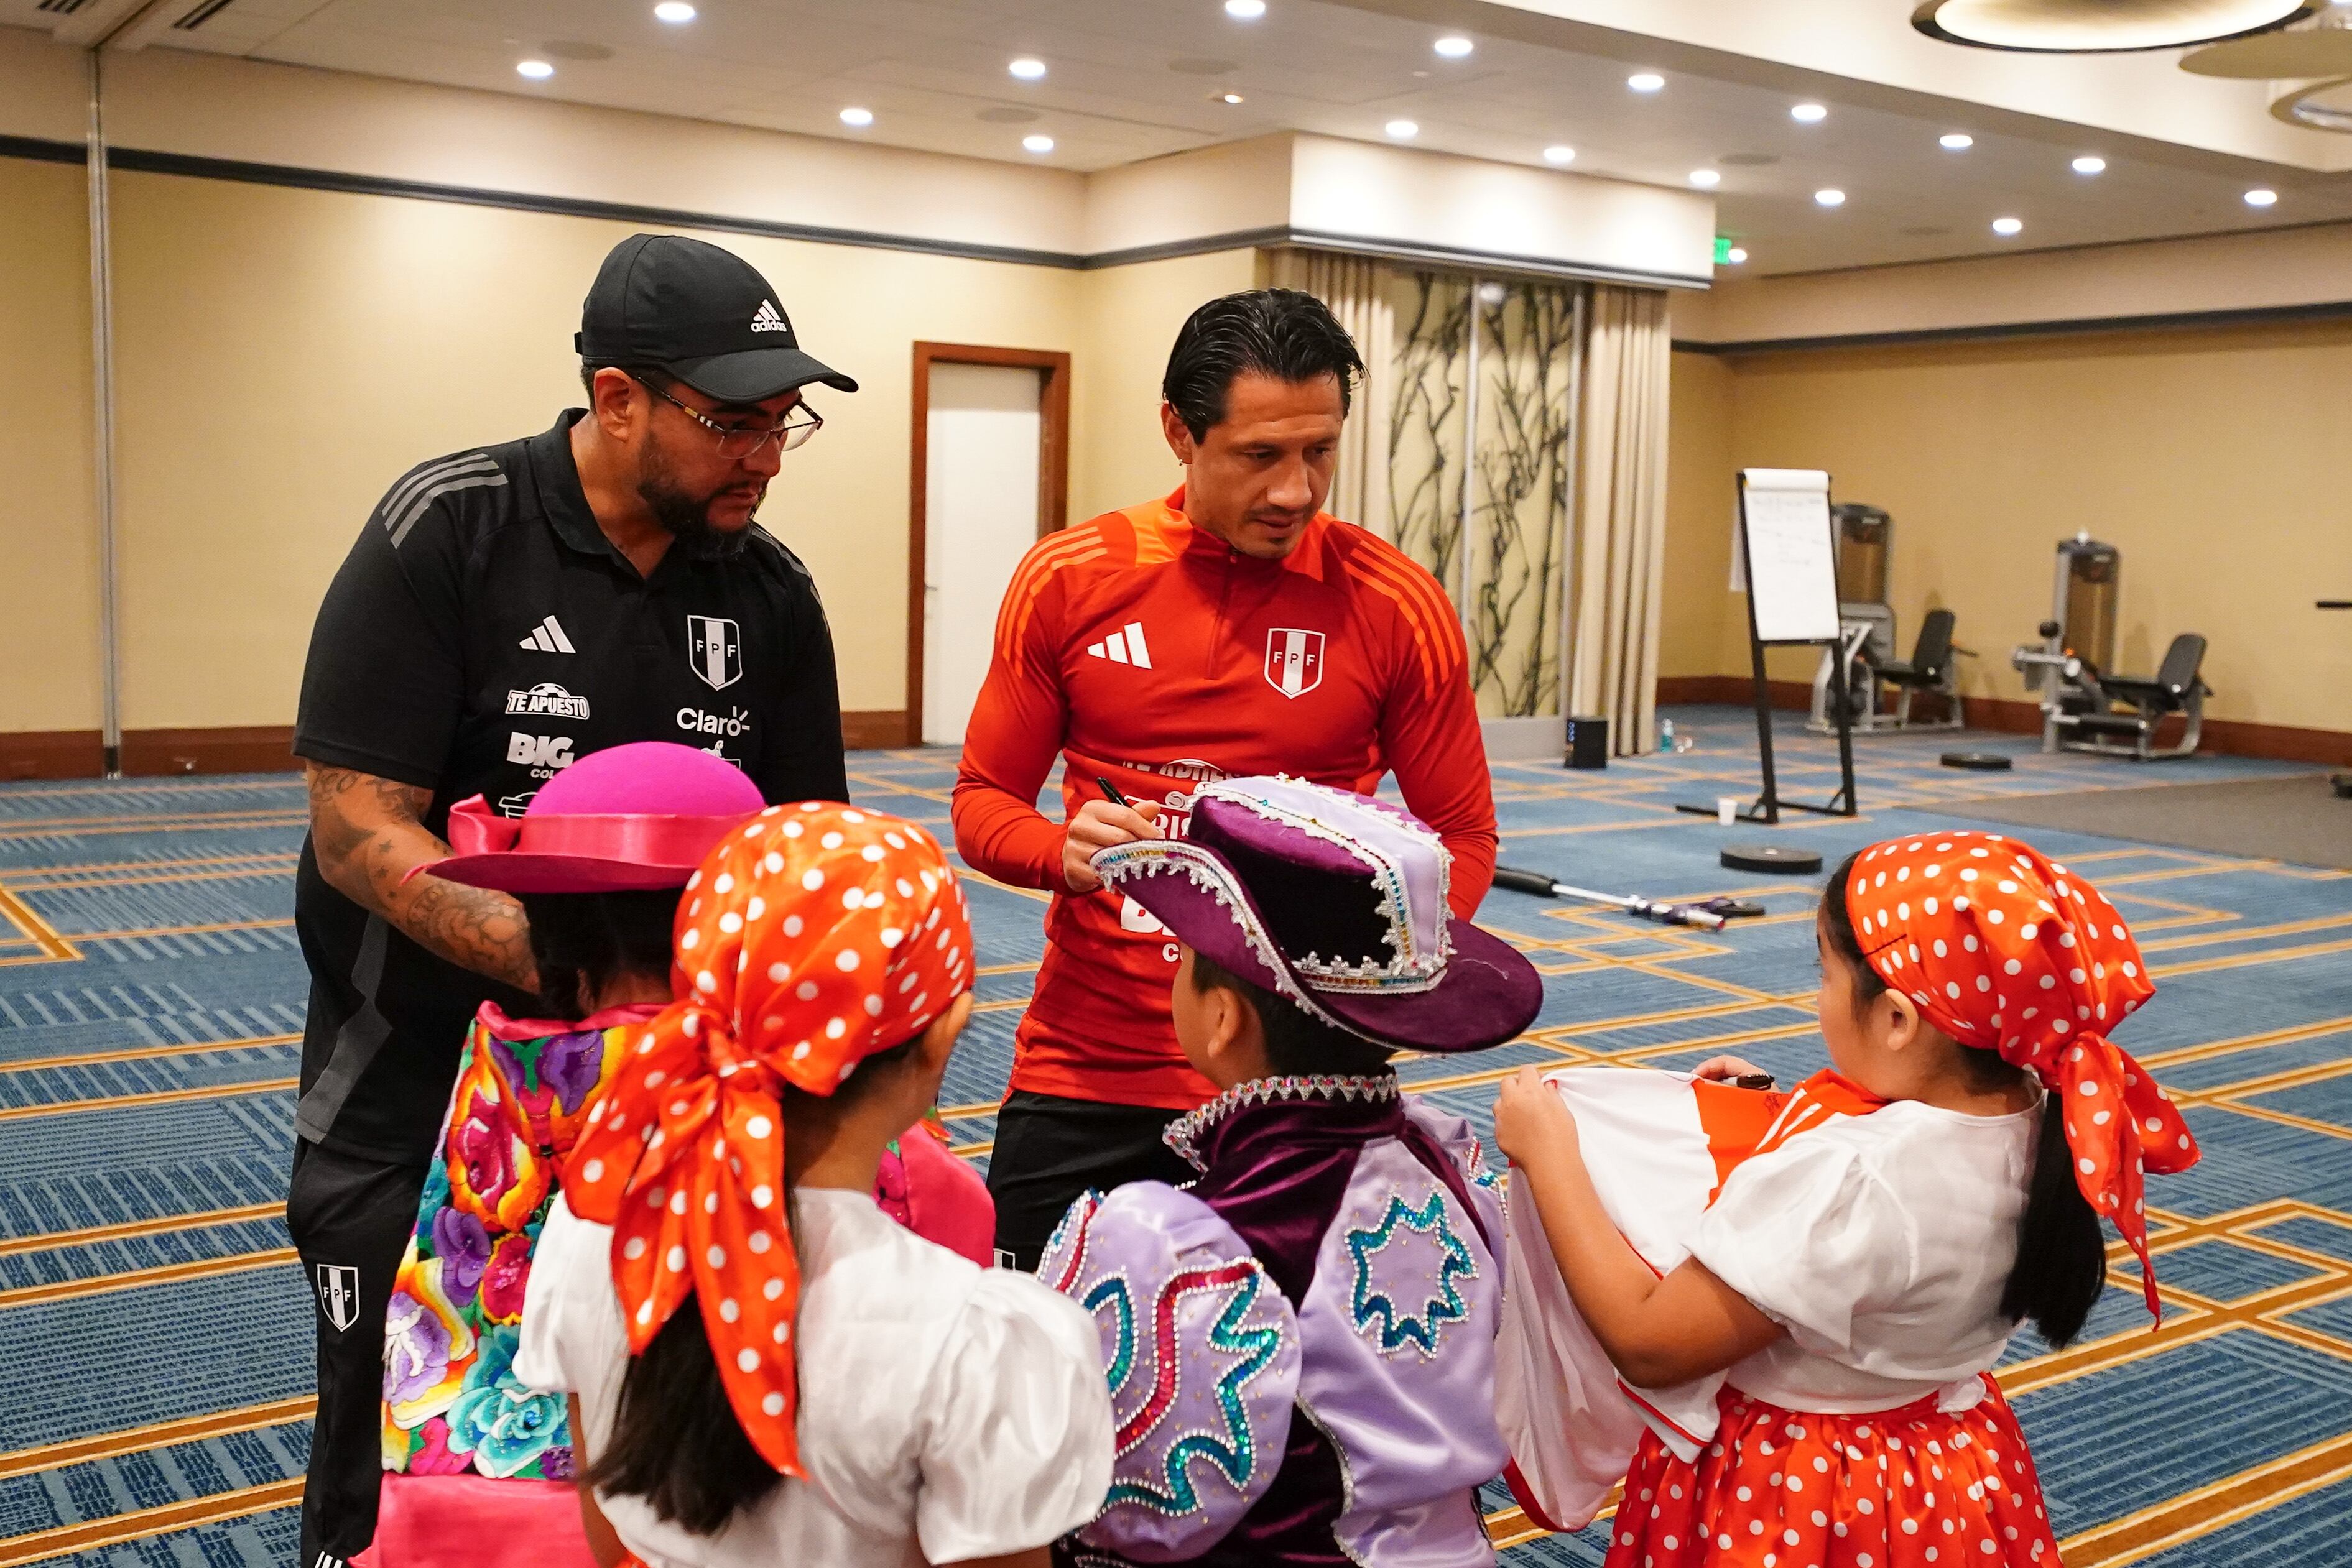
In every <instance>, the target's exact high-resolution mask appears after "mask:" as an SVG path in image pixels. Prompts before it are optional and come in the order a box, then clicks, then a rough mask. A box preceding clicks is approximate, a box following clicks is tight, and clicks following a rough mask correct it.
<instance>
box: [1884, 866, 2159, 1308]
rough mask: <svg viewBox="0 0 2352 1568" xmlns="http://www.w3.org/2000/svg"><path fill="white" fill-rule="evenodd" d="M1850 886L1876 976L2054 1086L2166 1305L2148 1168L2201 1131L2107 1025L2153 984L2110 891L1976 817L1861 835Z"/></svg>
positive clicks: (2090, 1173)
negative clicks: (1938, 828)
mask: <svg viewBox="0 0 2352 1568" xmlns="http://www.w3.org/2000/svg"><path fill="white" fill-rule="evenodd" d="M1845 901H1846V911H1847V913H1848V914H1849V915H1852V916H1853V929H1854V934H1855V935H1856V936H1859V937H1860V938H1861V941H1862V951H1863V955H1864V957H1866V958H1868V959H1869V961H1870V967H1872V968H1873V969H1874V970H1876V971H1877V973H1878V976H1879V977H1880V978H1881V979H1883V980H1885V982H1886V983H1887V985H1889V986H1890V987H1892V988H1895V990H1898V991H1901V992H1902V993H1903V994H1904V995H1906V996H1907V997H1909V998H1911V999H1912V1000H1913V1001H1914V1002H1916V1003H1917V1004H1918V1006H1919V1010H1920V1012H1921V1013H1922V1014H1923V1015H1924V1016H1925V1017H1926V1018H1927V1021H1928V1022H1930V1023H1932V1024H1934V1025H1935V1026H1936V1027H1937V1029H1940V1030H1943V1031H1944V1032H1945V1033H1946V1034H1948V1035H1950V1036H1951V1037H1952V1038H1953V1039H1954V1040H1958V1041H1959V1042H1960V1043H1961V1044H1962V1045H1971V1046H1976V1047H1978V1048H1979V1049H1981V1050H1986V1051H1999V1052H2000V1057H2001V1060H2002V1061H2008V1062H2011V1063H2012V1064H2014V1065H2016V1066H2018V1067H2022V1068H2024V1069H2026V1070H2027V1071H2031V1072H2032V1074H2033V1075H2034V1076H2035V1077H2037V1078H2039V1079H2040V1080H2042V1083H2043V1085H2044V1086H2045V1087H2046V1088H2048V1089H2049V1091H2050V1092H2051V1093H2052V1094H2053V1095H2054V1096H2055V1097H2056V1101H2057V1103H2056V1104H2055V1106H2053V1109H2056V1110H2058V1111H2060V1112H2061V1113H2063V1116H2064V1118H2065V1131H2066V1146H2067V1147H2068V1149H2070V1150H2071V1151H2072V1152H2073V1154H2074V1182H2075V1185H2076V1186H2079V1187H2080V1188H2081V1189H2082V1193H2083V1196H2084V1197H2085V1198H2087V1199H2089V1200H2090V1204H2091V1207H2092V1210H2093V1211H2094V1212H2095V1213H2097V1214H2100V1215H2102V1216H2104V1217H2105V1218H2107V1219H2108V1220H2110V1221H2112V1222H2113V1223H2114V1225H2115V1227H2116V1229H2117V1230H2118V1231H2120V1232H2122V1234H2123V1238H2124V1239H2125V1240H2126V1241H2127V1242H2129V1243H2130V1244H2131V1249H2132V1251H2133V1252H2134V1253H2136V1254H2137V1255H2138V1258H2139V1261H2140V1270H2141V1279H2142V1281H2143V1282H2144V1284H2145V1287H2146V1290H2147V1310H2148V1311H2149V1312H2155V1313H2157V1314H2158V1316H2161V1315H2162V1313H2161V1309H2160V1308H2159V1307H2158V1304H2157V1298H2156V1270H2155V1269H2154V1267H2153V1266H2152V1265H2150V1263H2149V1261H2148V1256H2147V1219H2146V1218H2145V1213H2144V1210H2145V1205H2144V1201H2143V1198H2142V1197H2141V1191H2142V1186H2143V1185H2144V1179H2143V1178H2144V1173H2145V1172H2146V1171H2154V1172H2156V1173H2157V1174H2158V1175H2159V1176H2168V1175H2171V1174H2173V1173H2175V1172H2178V1171H2184V1170H2187V1169H2188V1168H2189V1166H2192V1165H2195V1164H2196V1163H2197V1141H2196V1139H2195V1138H2193V1137H2192V1136H2190V1135H2189V1126H2188V1124H2187V1123H2186V1122H2184V1121H2183V1120H2182V1119H2181V1116H2180V1113H2179V1111H2178V1110H2176V1109H2175V1108H2174V1107H2173V1104H2172V1102H2171V1101H2169V1100H2168V1099H2166V1098H2165V1095H2164V1091H2163V1090H2162V1089H2160V1088H2158V1086H2157V1082H2156V1080H2155V1079H2154V1078H2153V1077H2151V1076H2150V1075H2149V1074H2148V1072H2147V1069H2145V1068H2143V1067H2142V1066H2140V1064H2139V1063H2138V1062H2137V1061H2133V1060H2132V1059H2131V1058H2130V1057H2129V1056H2127V1055H2126V1054H2125V1053H2124V1052H2123V1051H2121V1050H2119V1049H2117V1047H2116V1045H2115V1044H2114V1043H2113V1042H2112V1041H2110V1040H2108V1039H2107V1030H2110V1029H2113V1028H2114V1027H2115V1026H2116V1024H2118V1023H2120V1022H2122V1021H2123V1019H2124V1018H2125V1017H2126V1015H2127V1014H2129V1013H2130V1012H2132V1011H2133V1010H2134V1009H2137V1007H2138V1006H2139V1005H2140V1004H2141V1003H2142V1002H2144V1001H2146V1000H2147V998H2150V997H2152V996H2154V995H2155V994H2156V984H2155V982H2154V981H2152V980H2150V979H2149V978H2148V977H2147V963H2146V961H2145V960H2144V959H2142V958H2141V956H2140V951H2139V947H2138V946H2137V944H2136V943H2134V942H2133V941H2132V936H2131V933H2130V932H2129V931H2128V930H2126V928H2125V926H2124V923H2123V917H2122V916H2121V915H2117V914H2116V910H2115V906H2114V905H2113V904H2109V903H2108V902H2107V901H2106V900H2105V898H2103V897H2101V896H2100V894H2099V892H2098V890H2097V889H2096V888H2095V887H2092V886H2091V885H2090V884H2089V883H2085V882H2084V880H2083V879H2082V878H2081V877H2079V876H2076V875H2074V873H2070V872H2069V871H2067V869H2066V868H2065V867H2064V866H2062V865H2056V864H2053V863H2052V862H2050V861H2049V860H2048V859H2047V858H2045V857H2044V856H2043V855H2042V852H2040V851H2038V850H2035V849H2034V848H2032V846H2031V845H2028V844H2023V843H2020V842H2019V841H2017V840H2015V839H2011V838H2005V837H2003V836H2002V835H2001V834H1999V833H1975V832H1962V833H1932V834H1925V835H1922V836H1920V837H1916V838H1909V839H1897V840H1895V841H1891V842H1888V843H1883V844H1879V845H1877V846H1875V847H1874V848H1872V849H1868V850H1864V852H1863V853H1862V855H1861V858H1860V859H1858V860H1857V861H1855V862H1854V867H1853V876H1852V877H1851V878H1850V879H1849V880H1848V882H1847V883H1846V890H1845Z"/></svg>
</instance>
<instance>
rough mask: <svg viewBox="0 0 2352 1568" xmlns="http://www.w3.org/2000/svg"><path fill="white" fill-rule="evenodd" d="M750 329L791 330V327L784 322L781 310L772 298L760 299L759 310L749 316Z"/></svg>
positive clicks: (757, 330)
mask: <svg viewBox="0 0 2352 1568" xmlns="http://www.w3.org/2000/svg"><path fill="white" fill-rule="evenodd" d="M751 330H753V331H754V332H789V331H791V330H792V328H791V326H790V325H788V324H787V323H786V322H785V320H784V316H783V312H782V311H781V310H778V309H777V308H776V306H775V302H774V301H773V300H769V299H762V300H761V301H760V308H759V311H758V312H757V313H756V314H755V315H753V316H752V318H751Z"/></svg>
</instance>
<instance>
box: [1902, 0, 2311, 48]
mask: <svg viewBox="0 0 2352 1568" xmlns="http://www.w3.org/2000/svg"><path fill="white" fill-rule="evenodd" d="M2311 9H2312V0H2160V3H2157V4H2150V3H2148V0H2137V3H2135V4H2128V5H2126V4H2118V3H2117V0H1927V3H1926V4H1924V5H1920V6H1919V7H1918V8H1917V9H1916V10H1915V11H1913V12H1912V14H1911V25H1912V26H1914V27H1916V28H1917V29H1918V30H1919V31H1921V32H1923V33H1925V34H1927V36H1928V37H1931V38H1936V39H1938V40H1940V41H1942V42H1944V43H1948V44H1965V45H1968V46H1969V47H1972V48H1979V49H2014V50H2022V51H2026V52H2030V53H2035V54H2116V53H2122V52H2126V51H2129V50H2133V49H2177V48H2181V47H2186V46H2188V45H2190V44H2210V43H2211V42H2213V41H2214V40H2216V39H2218V38H2232V37H2241V36H2242V35H2245V34H2249V33H2260V32H2265V31H2268V30H2269V29H2271V28H2273V27H2279V26H2285V25H2286V24H2287V23H2289V22H2291V21H2294V19H2295V18H2296V17H2298V16H2305V15H2307V14H2309V12H2310V11H2311Z"/></svg>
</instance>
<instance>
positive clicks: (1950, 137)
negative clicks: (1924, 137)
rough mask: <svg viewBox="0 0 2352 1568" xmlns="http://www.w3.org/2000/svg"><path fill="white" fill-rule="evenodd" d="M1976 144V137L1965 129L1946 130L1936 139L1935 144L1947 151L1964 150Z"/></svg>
mask: <svg viewBox="0 0 2352 1568" xmlns="http://www.w3.org/2000/svg"><path fill="white" fill-rule="evenodd" d="M1976 144H1977V139H1976V138H1975V137H1973V136H1970V135H1969V133H1968V132H1967V131H1946V132H1944V134H1943V135H1941V136H1939V137H1937V139H1936V145H1937V146H1938V147H1941V148H1942V149H1943V150H1944V151H1945V152H1967V151H1968V150H1969V148H1971V147H1974V146H1975V145H1976Z"/></svg>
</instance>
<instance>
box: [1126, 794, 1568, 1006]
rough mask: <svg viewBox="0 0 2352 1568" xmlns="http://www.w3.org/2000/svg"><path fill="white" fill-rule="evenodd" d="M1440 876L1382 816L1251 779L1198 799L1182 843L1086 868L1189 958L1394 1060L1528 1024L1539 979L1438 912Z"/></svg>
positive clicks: (1422, 834)
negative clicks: (1388, 1051)
mask: <svg viewBox="0 0 2352 1568" xmlns="http://www.w3.org/2000/svg"><path fill="white" fill-rule="evenodd" d="M1449 860H1450V857H1449V855H1448V853H1447V852H1446V850H1445V848H1444V844H1443V842H1442V841H1440V840H1439V839H1438V836H1437V834H1436V833H1435V832H1434V831H1433V830H1431V829H1430V828H1429V827H1428V826H1427V825H1426V824H1424V823H1423V822H1421V821H1419V820H1418V819H1416V818H1414V817H1412V816H1411V815H1409V814H1407V813H1406V812H1404V811H1402V810H1397V809H1396V808H1394V807H1392V806H1389V805H1387V804H1385V803H1384V802H1381V801H1379V800H1371V799H1370V798H1369V797H1366V796H1361V795H1354V794H1350V793H1349V792H1348V791H1346V790H1342V789H1328V788H1326V787H1323V786H1320V785H1315V784H1308V783H1306V782H1304V781H1303V780H1299V779H1278V778H1257V779H1225V780H1223V781H1221V782H1218V783H1215V784H1212V785H1210V786H1208V787H1206V788H1205V789H1202V790H1201V791H1200V792H1199V793H1198V794H1197V795H1195V796H1194V797H1193V804H1192V819H1191V831H1190V832H1189V834H1188V835H1187V836H1186V837H1184V838H1181V839H1139V840H1136V841H1132V842H1129V843H1124V844H1118V845H1114V846H1112V847H1111V848H1109V849H1106V850H1102V851H1099V852H1097V853H1096V855H1095V856H1094V858H1093V862H1092V864H1093V866H1094V869H1095V872H1096V873H1097V875H1099V876H1100V877H1101V878H1102V879H1103V881H1104V883H1106V885H1108V887H1110V888H1111V889H1112V891H1114V892H1116V893H1118V894H1123V895H1125V896H1127V897H1129V898H1132V899H1134V900H1135V902H1136V903H1137V904H1140V905H1141V906H1142V907H1143V908H1144V909H1145V910H1147V911H1148V912H1150V915H1152V916H1153V917H1154V918H1156V919H1157V920H1159V921H1160V924H1161V925H1165V926H1167V927H1168V929H1169V931H1170V932H1171V933H1172V934H1173V935H1174V936H1176V937H1177V938H1178V939H1179V940H1180V941H1181V942H1183V943H1184V944H1185V945H1186V946H1190V947H1192V949H1193V950H1194V951H1195V952H1198V953H1200V954H1201V955H1202V956H1204V957H1207V958H1209V959H1211V960H1213V962H1214V963H1216V964H1217V965H1218V966H1219V967H1222V968H1223V969H1225V970H1227V971H1229V972H1230V973H1232V974H1234V975H1237V976H1239V977H1242V978H1243V979H1245V980H1249V981H1251V982H1253V983H1254V984H1256V985H1259V986H1262V987H1264V988H1266V989H1267V990H1270V991H1274V992H1276V993H1277V994H1279V995H1281V996H1283V997H1285V998H1288V999H1289V1000H1291V1001H1292V1002H1295V1003H1297V1005H1298V1006H1299V1007H1301V1008H1302V1009H1305V1010H1306V1011H1307V1013H1308V1014H1309V1015H1311V1016H1314V1017H1318V1018H1320V1019H1323V1020H1324V1021H1326V1022H1328V1023H1332V1024H1336V1025H1337V1026H1339V1028H1341V1029H1344V1030H1347V1031H1348V1032H1349V1033H1350V1034H1354V1035H1357V1036H1360V1037H1361V1038H1362V1039H1365V1040H1371V1041H1373V1042H1374V1043H1376V1044H1380V1045H1384V1046H1389V1047H1391V1048H1393V1049H1397V1050H1405V1051H1484V1050H1486V1049H1488V1048H1489V1047H1492V1046H1496V1045H1500V1044H1502V1043H1504V1042H1505V1041H1507V1040H1511V1039H1513V1038H1515V1037H1516V1036H1517V1035H1518V1033H1519V1032H1520V1031H1521V1030H1525V1029H1526V1028H1527V1027H1528V1024H1530V1023H1532V1022H1534V1021H1535V1018H1536V1014H1537V1013H1538V1011H1539V1010H1540V1009H1542V1006H1543V978H1542V977H1541V976H1539V975H1538V974H1537V973H1536V969H1535V966H1534V965H1533V964H1531V963H1529V962H1528V959H1527V957H1526V956H1525V955H1523V954H1522V953H1520V952H1519V951H1518V949H1517V948H1515V947H1513V946H1511V945H1510V944H1509V943H1507V942H1506V941H1504V940H1503V939H1502V938H1500V937H1498V936H1494V935H1493V934H1491V933H1489V932H1486V931H1484V930H1481V929H1480V928H1479V927H1478V926H1476V925H1472V924H1471V923H1470V922H1469V921H1467V920H1464V919H1461V918H1459V917H1457V916H1455V915H1454V914H1453V913H1452V912H1451V911H1450V910H1449V909H1448V907H1447V905H1446V886H1447V880H1448V876H1449V871H1450V868H1449Z"/></svg>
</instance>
